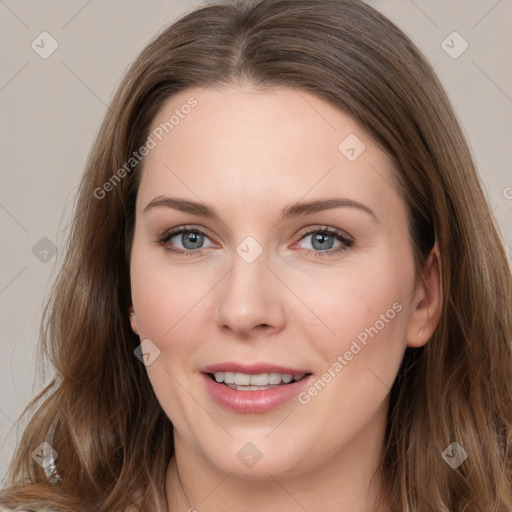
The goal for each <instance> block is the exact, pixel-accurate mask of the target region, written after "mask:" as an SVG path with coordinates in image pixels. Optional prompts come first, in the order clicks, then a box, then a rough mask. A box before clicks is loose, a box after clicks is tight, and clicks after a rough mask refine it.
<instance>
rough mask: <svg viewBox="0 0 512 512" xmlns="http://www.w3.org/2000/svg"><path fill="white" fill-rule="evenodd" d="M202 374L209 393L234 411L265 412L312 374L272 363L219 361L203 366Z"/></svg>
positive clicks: (286, 399)
mask: <svg viewBox="0 0 512 512" xmlns="http://www.w3.org/2000/svg"><path fill="white" fill-rule="evenodd" d="M201 373H202V377H203V380H204V383H205V385H206V390H207V392H208V394H209V395H210V397H211V398H212V399H213V400H214V401H215V402H216V403H217V404H218V405H220V406H222V407H223V408H226V409H229V410H230V411H234V412H237V413H253V414H254V413H265V412H269V411H271V410H273V409H275V408H277V407H279V406H281V405H283V404H285V403H286V402H290V400H291V399H292V398H294V397H296V396H297V395H298V393H300V392H301V391H303V390H304V389H305V388H306V387H307V386H308V385H309V384H310V383H311V381H312V379H313V374H312V373H311V372H308V371H305V370H303V369H300V370H299V369H294V368H288V367H284V366H276V365H273V364H266V363H265V364H263V363H262V364H253V365H243V364H238V363H221V364H217V365H213V366H209V367H206V368H203V370H202V372H201Z"/></svg>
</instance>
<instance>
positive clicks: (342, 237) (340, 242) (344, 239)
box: [299, 228, 354, 256]
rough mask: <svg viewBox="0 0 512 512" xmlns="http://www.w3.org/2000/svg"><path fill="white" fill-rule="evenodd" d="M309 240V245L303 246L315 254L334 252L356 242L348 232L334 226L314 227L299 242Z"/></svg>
mask: <svg viewBox="0 0 512 512" xmlns="http://www.w3.org/2000/svg"><path fill="white" fill-rule="evenodd" d="M304 241H309V244H307V245H308V246H306V247H302V249H305V250H306V251H308V252H312V253H313V254H314V255H315V256H323V255H324V254H325V253H327V254H332V253H337V252H339V251H343V250H346V249H347V248H348V247H351V246H352V245H353V243H354V241H353V239H352V238H350V237H349V236H348V235H347V234H346V233H344V232H343V231H340V230H338V229H333V228H322V229H319V228H312V229H309V230H308V231H307V232H306V233H305V234H303V236H302V237H301V239H300V241H299V244H300V243H301V242H304Z"/></svg>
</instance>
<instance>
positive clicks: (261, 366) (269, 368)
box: [201, 361, 310, 375]
mask: <svg viewBox="0 0 512 512" xmlns="http://www.w3.org/2000/svg"><path fill="white" fill-rule="evenodd" d="M201 371H202V372H203V373H216V372H234V373H245V374H246V375H260V374H262V373H281V374H288V375H300V374H302V373H310V372H309V371H308V370H305V369H301V368H290V367H289V366H281V365H278V364H274V363H253V364H243V363H237V362H233V361H231V362H230V361H226V362H225V363H216V364H211V365H208V366H205V367H204V368H203V369H202V370H201Z"/></svg>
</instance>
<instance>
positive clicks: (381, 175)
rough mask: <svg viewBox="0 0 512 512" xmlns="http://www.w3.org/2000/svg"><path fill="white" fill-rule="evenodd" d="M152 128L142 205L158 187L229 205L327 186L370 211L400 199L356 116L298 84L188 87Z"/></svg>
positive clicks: (290, 197)
mask: <svg viewBox="0 0 512 512" xmlns="http://www.w3.org/2000/svg"><path fill="white" fill-rule="evenodd" d="M190 105H194V106H193V107H190ZM150 132H151V134H152V135H151V136H152V138H153V139H154V140H155V142H156V146H155V147H154V148H153V149H152V150H151V151H150V152H149V154H148V155H147V156H146V157H145V159H144V165H143V171H142V180H141V186H140V190H139V196H140V200H141V201H145V202H146V203H147V202H148V201H150V200H151V199H152V198H153V197H154V195H155V194H174V195H181V196H186V197H190V196H191V195H196V196H197V197H198V198H200V199H202V200H205V201H206V200H208V202H216V203H221V204H223V206H225V207H226V208H227V207H228V206H233V207H234V208H235V209H236V206H237V205H243V206H245V207H247V206H248V205H250V204H251V203H252V204H255V205H256V204H257V205H258V206H259V207H262V206H263V205H265V204H266V205H267V206H268V207H269V208H271V207H273V206H275V208H278V207H280V206H281V205H282V204H287V203H290V202H293V201H297V200H298V199H300V198H303V197H304V198H305V199H308V198H314V197H321V196H327V195H333V194H345V195H350V196H351V198H352V199H354V200H363V199H364V200H365V201H370V202H372V204H373V205H374V206H375V207H376V208H377V209H379V208H380V207H382V206H384V205H383V204H382V203H383V202H385V201H384V199H385V198H386V197H387V199H390V198H392V199H393V200H394V201H395V202H396V201H398V200H399V198H398V195H397V193H396V190H394V189H395V188H396V185H395V183H394V182H395V180H394V176H395V172H396V171H395V170H394V168H393V162H392V160H391V159H390V158H389V157H388V155H387V154H386V153H385V152H384V151H383V150H382V149H380V147H379V146H378V145H377V144H375V143H374V142H373V141H372V139H371V138H370V136H369V135H368V133H366V131H365V130H363V129H362V128H361V127H360V126H359V125H358V123H357V122H356V121H355V120H354V119H353V118H351V117H350V116H348V115H347V114H345V113H344V112H342V111H341V110H339V109H336V108H334V107H333V106H331V105H330V104H328V103H326V102H325V101H323V100H321V99H319V98H318V97H316V96H314V95H312V94H310V93H308V92H305V91H299V90H294V89H288V88H273V89H266V90H258V89H256V88H253V87H251V86H232V87H225V88H206V89H189V90H186V91H183V92H181V93H180V94H178V95H176V96H173V97H172V98H170V99H169V100H168V101H167V102H166V103H165V104H164V105H163V107H162V108H161V109H160V111H159V112H158V114H157V116H156V117H155V119H154V120H153V123H152V126H151V130H150ZM155 133H156V134H158V136H155V135H154V134H155ZM160 139H161V140H160ZM394 196H395V197H394ZM197 197H196V199H197ZM395 206H396V205H395Z"/></svg>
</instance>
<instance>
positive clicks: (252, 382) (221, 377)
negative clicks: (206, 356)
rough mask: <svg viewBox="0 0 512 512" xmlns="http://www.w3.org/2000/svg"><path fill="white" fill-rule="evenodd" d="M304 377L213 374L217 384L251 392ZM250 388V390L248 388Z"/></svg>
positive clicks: (234, 373) (269, 374) (273, 374)
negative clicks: (241, 388)
mask: <svg viewBox="0 0 512 512" xmlns="http://www.w3.org/2000/svg"><path fill="white" fill-rule="evenodd" d="M304 375H306V374H305V373H300V374H298V375H291V374H289V373H284V374H282V373H260V374H258V375H248V374H246V373H239V372H215V374H214V377H215V380H216V381H217V382H223V383H224V384H233V386H230V387H237V386H246V388H245V389H248V390H252V389H253V386H256V387H255V388H254V389H261V387H265V389H267V388H268V387H269V386H277V385H279V384H281V383H283V382H284V383H285V384H289V383H290V382H291V381H292V380H294V381H298V380H300V379H302V378H303V377H304ZM248 386H250V388H249V387H248Z"/></svg>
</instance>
